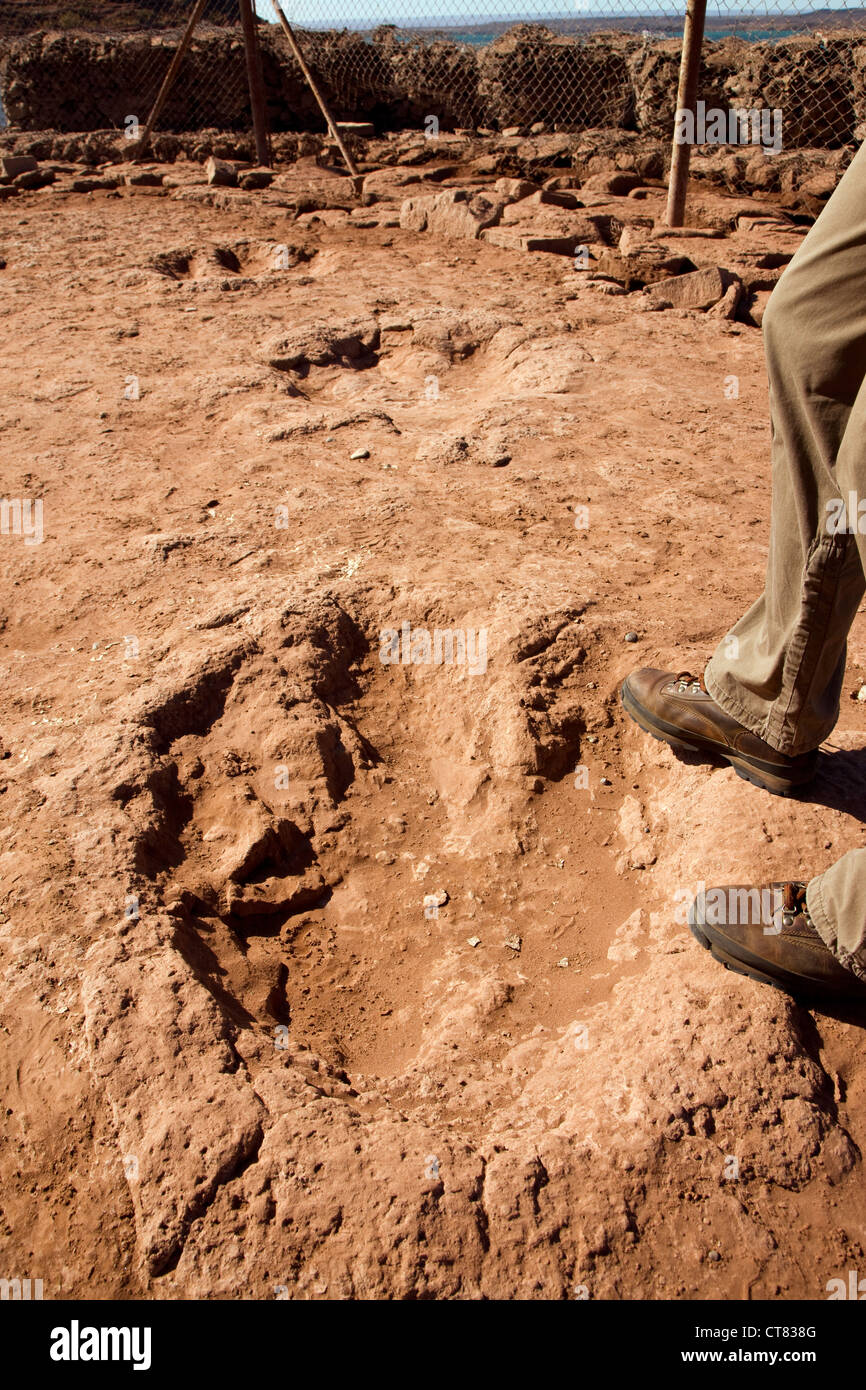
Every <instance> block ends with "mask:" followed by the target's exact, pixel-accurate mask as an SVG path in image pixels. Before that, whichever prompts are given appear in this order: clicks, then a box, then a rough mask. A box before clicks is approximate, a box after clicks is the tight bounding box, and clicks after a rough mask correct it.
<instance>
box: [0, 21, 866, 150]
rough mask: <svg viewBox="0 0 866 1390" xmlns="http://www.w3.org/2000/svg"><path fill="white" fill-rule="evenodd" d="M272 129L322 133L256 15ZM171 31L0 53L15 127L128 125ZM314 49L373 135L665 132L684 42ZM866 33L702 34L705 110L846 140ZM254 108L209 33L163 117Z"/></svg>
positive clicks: (209, 121)
mask: <svg viewBox="0 0 866 1390" xmlns="http://www.w3.org/2000/svg"><path fill="white" fill-rule="evenodd" d="M261 36H262V53H263V63H264V75H265V88H266V95H267V103H268V110H269V118H270V122H271V128H272V130H274V131H304V130H307V131H317V130H322V129H323V123H322V120H321V116H320V114H319V112H318V108H317V106H316V104H315V102H314V100H313V98H312V96H311V94H310V92H309V90H308V88H307V86H306V84H305V82H304V81H303V78H302V76H301V73H300V71H299V69H298V67H297V65H296V64H295V62H294V60H293V59H292V57H291V55H290V53H289V51H288V48H287V46H286V43H285V40H284V38H283V35H282V34H281V33H280V32H279V31H278V30H276V29H275V28H273V27H272V26H263V27H262V30H261ZM176 41H177V39H176V35H172V34H165V33H162V34H140V35H114V36H110V35H105V34H88V33H80V32H68V33H57V32H52V33H47V32H40V33H35V34H32V35H30V36H29V37H28V38H26V39H22V40H19V41H17V42H11V43H8V44H6V45H5V47H4V48H3V49H2V57H0V92H2V100H3V105H4V107H5V110H6V113H7V117H8V120H9V123H10V125H11V126H12V127H13V128H15V129H19V130H46V129H54V130H59V131H88V130H100V129H106V128H116V129H122V127H123V123H124V121H125V119H126V117H127V116H129V115H130V114H134V115H137V116H138V117H139V119H140V120H144V118H145V117H146V115H147V112H148V110H149V108H150V104H151V103H152V101H153V97H154V96H155V94H156V91H157V89H158V87H159V83H160V81H161V79H162V76H163V74H164V73H165V71H166V68H167V67H168V63H169V61H170V58H171V53H172V49H173V47H174V44H175V43H176ZM302 43H303V47H304V50H305V53H306V55H307V57H308V60H309V61H310V63H311V65H312V66H313V68H314V70H315V72H316V73H317V75H318V77H319V78H320V80H321V83H322V85H323V87H324V89H325V91H326V92H327V93H328V95H329V96H330V98H331V101H332V105H333V107H334V109H335V113H336V115H337V116H338V117H339V118H340V119H344V120H360V119H364V120H372V121H373V122H374V123H375V124H376V126H377V128H378V129H380V130H389V129H391V130H395V129H405V128H406V127H408V126H412V125H416V124H417V125H418V126H419V127H420V126H422V125H423V123H424V121H425V119H426V118H427V117H428V116H431V115H435V116H436V117H437V118H438V120H439V122H440V124H441V126H442V128H444V129H454V128H455V127H479V126H480V127H488V126H489V127H492V128H494V129H500V130H502V129H505V128H507V127H512V126H529V125H531V124H533V123H535V122H537V121H543V122H545V123H546V124H547V126H548V128H556V129H562V130H582V129H587V128H590V127H596V126H605V127H619V128H621V129H624V130H633V131H637V132H639V133H642V134H647V135H654V136H669V134H670V131H671V127H672V119H673V111H674V104H675V91H676V80H677V70H678V63H679V43H678V41H676V40H652V39H647V40H644V39H643V38H641V37H637V36H634V35H630V34H614V33H611V34H598V35H592V36H590V37H589V38H584V39H580V38H570V37H563V36H562V35H556V34H552V33H550V32H549V31H547V30H545V29H544V28H543V27H541V26H537V25H516V26H515V27H514V28H513V29H511V30H509V32H508V33H507V34H504V35H503V36H502V37H501V38H500V39H498V40H497V41H496V42H495V43H492V44H490V45H489V46H487V47H485V48H480V49H475V48H471V47H468V46H466V45H462V44H456V43H452V42H450V41H441V40H440V41H434V42H430V43H413V44H405V43H401V42H399V41H398V40H397V39H396V38H395V37H394V35H393V34H392V33H390V32H388V31H378V32H377V33H376V34H375V35H374V36H373V37H372V39H371V40H370V41H368V40H366V39H364V38H363V37H361V36H360V35H358V34H351V33H346V32H343V33H336V32H328V33H317V34H313V33H307V34H303V35H302ZM864 73H866V34H864V35H863V36H862V37H861V36H858V35H857V34H856V33H854V34H851V33H849V34H848V35H847V36H844V37H843V36H828V37H826V38H819V37H814V38H795V39H782V40H780V41H779V42H777V43H775V44H770V43H758V44H750V43H746V42H745V41H743V40H739V39H724V40H721V41H719V42H717V43H707V45H706V47H705V53H704V62H703V73H702V78H701V95H702V97H703V98H704V99H705V100H706V101H707V103H708V105H711V106H712V105H718V106H723V107H730V106H768V107H771V108H774V107H779V108H781V110H782V112H783V120H784V144H785V147H786V148H800V147H804V146H823V147H826V148H839V147H840V146H843V145H846V144H850V143H852V142H854V141H855V140H857V139H858V138H860V135H861V132H859V131H858V125H859V122H860V121H862V120H864V117H866V78H864ZM249 124H250V117H249V110H248V101H247V96H246V75H245V65H244V54H243V45H242V42H241V36H240V31H239V30H238V29H231V28H221V29H208V30H202V31H201V32H200V33H199V34H197V36H196V38H195V40H194V42H193V44H192V47H191V49H190V51H189V53H188V55H187V57H186V59H185V60H184V64H183V67H182V69H181V73H180V76H179V79H178V81H177V82H176V84H175V88H174V90H173V92H172V95H171V97H170V99H169V102H168V104H167V106H166V108H165V110H164V112H163V115H162V117H161V118H160V127H161V128H162V129H163V130H167V131H194V130H202V129H207V128H217V129H221V130H227V131H231V130H236V131H239V130H245V129H247V128H248V127H249Z"/></svg>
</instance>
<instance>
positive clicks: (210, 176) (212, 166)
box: [204, 155, 238, 188]
mask: <svg viewBox="0 0 866 1390" xmlns="http://www.w3.org/2000/svg"><path fill="white" fill-rule="evenodd" d="M204 172H205V177H206V178H207V181H208V183H209V184H215V185H216V186H217V187H218V188H234V187H235V185H236V184H237V181H238V175H237V170H236V169H235V166H234V165H233V164H229V163H228V162H227V161H226V160H225V159H216V158H215V157H214V156H213V155H211V157H210V159H209V160H208V161H207V163H206V164H205V166H204Z"/></svg>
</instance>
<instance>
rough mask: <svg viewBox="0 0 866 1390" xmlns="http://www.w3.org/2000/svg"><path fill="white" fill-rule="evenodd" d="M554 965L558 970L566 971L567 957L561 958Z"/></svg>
mask: <svg viewBox="0 0 866 1390" xmlns="http://www.w3.org/2000/svg"><path fill="white" fill-rule="evenodd" d="M556 963H557V965H558V966H559V968H560V970H567V969H568V956H563V957H562V960H558V961H557V962H556Z"/></svg>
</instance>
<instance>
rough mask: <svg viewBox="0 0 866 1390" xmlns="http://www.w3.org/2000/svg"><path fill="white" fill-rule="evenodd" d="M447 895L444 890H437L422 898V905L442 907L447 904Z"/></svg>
mask: <svg viewBox="0 0 866 1390" xmlns="http://www.w3.org/2000/svg"><path fill="white" fill-rule="evenodd" d="M448 900H449V899H448V894H447V893H446V891H445V889H444V888H440V889H438V890H437V891H436V892H435V893H428V894H427V895H426V897H425V898H424V905H425V907H426V906H428V905H429V906H430V907H444V906H445V904H446V903H447V902H448Z"/></svg>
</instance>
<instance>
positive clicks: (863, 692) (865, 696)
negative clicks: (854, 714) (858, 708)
mask: <svg viewBox="0 0 866 1390" xmlns="http://www.w3.org/2000/svg"><path fill="white" fill-rule="evenodd" d="M854 699H855V700H866V685H861V687H860V689H859V690H858V691H857V694H856V695H855V696H854Z"/></svg>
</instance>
